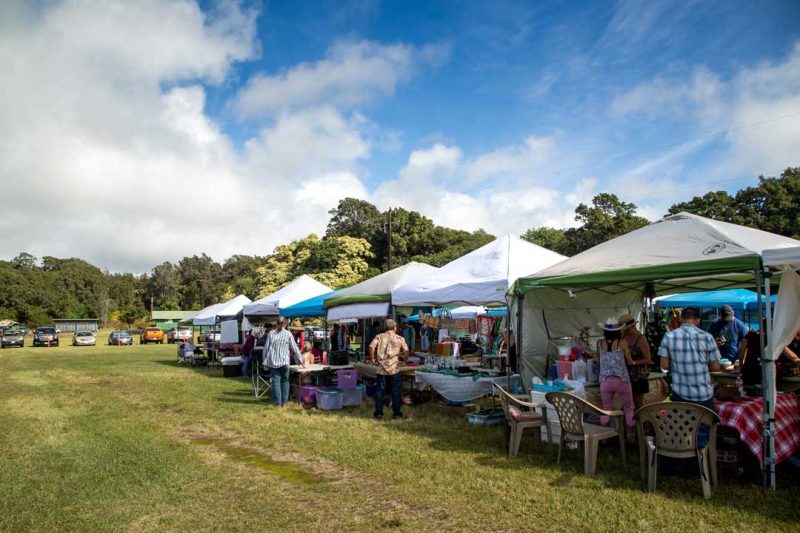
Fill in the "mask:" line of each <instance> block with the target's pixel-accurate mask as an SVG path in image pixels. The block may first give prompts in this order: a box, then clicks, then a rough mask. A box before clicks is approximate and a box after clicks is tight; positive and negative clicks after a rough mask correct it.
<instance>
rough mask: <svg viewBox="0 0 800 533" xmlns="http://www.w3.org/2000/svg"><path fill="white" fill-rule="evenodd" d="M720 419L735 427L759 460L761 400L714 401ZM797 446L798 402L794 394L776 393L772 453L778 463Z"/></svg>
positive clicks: (799, 438) (799, 442)
mask: <svg viewBox="0 0 800 533" xmlns="http://www.w3.org/2000/svg"><path fill="white" fill-rule="evenodd" d="M714 410H715V411H716V412H717V414H719V419H720V423H721V424H722V425H724V426H728V427H731V428H734V429H736V430H737V431H738V432H739V438H740V439H741V441H742V443H743V444H744V445H745V446H747V448H748V449H749V450H750V451H751V452H753V455H755V456H756V457H757V458H758V461H759V463H761V462H762V460H763V450H762V447H761V437H762V430H763V428H764V400H763V399H762V398H753V399H745V400H744V401H741V402H720V401H715V402H714ZM798 448H800V405H798V403H797V397H796V396H795V395H794V394H778V397H777V402H776V404H775V455H776V462H777V463H780V462H782V461H784V460H785V459H787V458H789V457H791V456H792V454H793V453H794V452H795V450H797V449H798Z"/></svg>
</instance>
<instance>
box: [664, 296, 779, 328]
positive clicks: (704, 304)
mask: <svg viewBox="0 0 800 533" xmlns="http://www.w3.org/2000/svg"><path fill="white" fill-rule="evenodd" d="M776 298H777V295H773V297H772V299H771V304H772V306H773V307H774V306H775V300H776ZM657 303H658V305H659V306H661V307H666V308H682V307H698V308H700V309H713V310H718V309H719V308H720V307H722V306H723V305H730V306H731V307H732V308H733V310H734V313H735V314H736V317H737V318H739V319H740V320H742V321H743V322H744V323H745V324H747V325H748V327H751V328H756V329H758V327H759V325H758V318H759V314H758V294H756V293H755V292H754V291H752V290H749V289H727V290H721V291H703V292H690V293H684V294H673V295H671V296H665V297H663V298H657ZM717 316H718V315H717V314H713V315H712V318H716V317H717Z"/></svg>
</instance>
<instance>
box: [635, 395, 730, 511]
mask: <svg viewBox="0 0 800 533" xmlns="http://www.w3.org/2000/svg"><path fill="white" fill-rule="evenodd" d="M635 417H636V422H637V423H636V427H637V432H638V435H639V459H640V463H641V477H642V480H644V479H645V476H647V490H648V491H649V492H655V491H656V473H657V471H658V468H657V467H658V465H657V457H658V456H659V455H663V456H665V457H674V458H679V459H691V458H696V459H697V464H698V466H699V467H700V481H701V482H702V484H703V497H704V498H706V499H708V498H710V497H711V486H712V485H716V484H717V462H716V461H717V446H716V441H717V426H718V425H719V416H717V414H716V413H715V412H714V411H712V410H710V409H707V408H705V407H703V406H702V405H697V404H694V403H686V402H664V403H655V404H650V405H645V406H644V407H641V408H640V409H638V410H637V411H636V414H635ZM645 424H649V425H650V426H651V427H652V428H653V432H654V433H655V437H654V439H653V440H652V441H650V440H648V439H647V438H646V437H645V428H644V426H645ZM702 424H707V425H709V426H710V428H709V440H708V445H707V446H705V447H704V448H702V449H698V448H697V432H698V430H699V429H700V426H701V425H702Z"/></svg>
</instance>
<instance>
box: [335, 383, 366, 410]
mask: <svg viewBox="0 0 800 533" xmlns="http://www.w3.org/2000/svg"><path fill="white" fill-rule="evenodd" d="M340 390H341V392H342V406H343V407H356V406H359V405H361V400H362V399H363V397H364V386H363V385H356V387H355V388H354V389H340Z"/></svg>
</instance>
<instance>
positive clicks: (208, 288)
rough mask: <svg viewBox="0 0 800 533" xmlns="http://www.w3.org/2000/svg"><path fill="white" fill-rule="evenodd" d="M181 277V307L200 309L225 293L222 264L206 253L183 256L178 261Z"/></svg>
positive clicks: (216, 301)
mask: <svg viewBox="0 0 800 533" xmlns="http://www.w3.org/2000/svg"><path fill="white" fill-rule="evenodd" d="M178 272H179V273H180V279H181V299H180V306H181V309H202V308H204V307H208V306H209V305H211V304H214V303H218V302H219V301H220V300H221V299H222V296H223V294H224V293H225V283H224V281H223V279H222V266H221V265H220V264H219V263H217V262H216V261H214V260H213V259H211V258H210V257H209V256H207V255H206V254H202V255H200V256H197V255H193V256H191V257H184V258H183V259H181V260H180V262H178Z"/></svg>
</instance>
